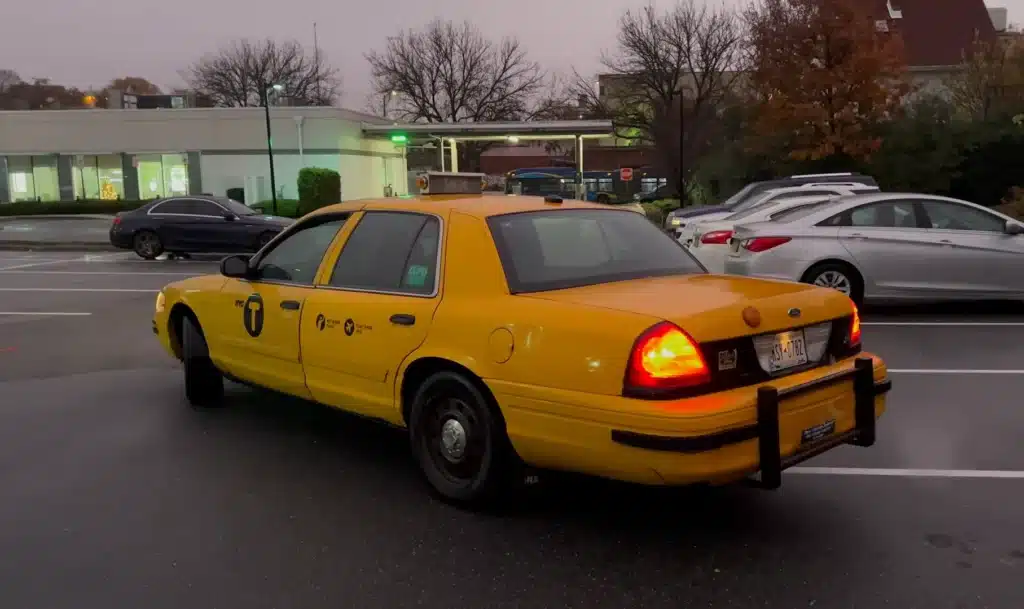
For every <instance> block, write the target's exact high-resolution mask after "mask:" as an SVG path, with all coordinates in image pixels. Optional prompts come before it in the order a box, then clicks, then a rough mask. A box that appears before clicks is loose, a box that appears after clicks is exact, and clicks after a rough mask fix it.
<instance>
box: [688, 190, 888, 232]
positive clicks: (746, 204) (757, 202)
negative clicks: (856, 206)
mask: <svg viewBox="0 0 1024 609" xmlns="http://www.w3.org/2000/svg"><path fill="white" fill-rule="evenodd" d="M864 192H878V187H877V186H869V185H867V184H855V183H852V182H844V183H836V184H804V185H802V186H787V187H785V188H772V189H770V190H766V191H764V192H762V193H760V194H758V195H755V196H753V197H750V198H748V199H745V200H743V201H741V202H740V203H739V204H737V205H734V206H733V207H732V209H729V210H725V211H717V212H712V213H708V214H703V215H700V216H697V217H696V218H675V219H673V220H672V223H673V224H674V225H675V226H673V229H674V230H675V231H676V233H677V234H681V233H682V231H683V229H685V228H686V227H687V226H688V225H689V224H692V223H693V222H713V221H716V220H721V219H723V218H727V217H729V216H731V215H732V214H735V213H740V212H744V211H748V210H751V209H754V208H756V207H760V206H762V205H767V204H769V203H772V202H774V201H778V200H780V199H787V198H793V197H806V196H809V195H831V196H834V197H835V196H844V195H855V194H859V193H864Z"/></svg>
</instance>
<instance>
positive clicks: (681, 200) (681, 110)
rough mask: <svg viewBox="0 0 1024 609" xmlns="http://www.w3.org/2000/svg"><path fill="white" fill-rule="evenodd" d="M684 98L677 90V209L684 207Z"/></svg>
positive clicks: (681, 91)
mask: <svg viewBox="0 0 1024 609" xmlns="http://www.w3.org/2000/svg"><path fill="white" fill-rule="evenodd" d="M685 150H686V97H685V92H684V89H683V87H680V88H679V185H678V186H679V207H682V206H684V205H686V159H685V157H684V154H685V152H684V151H685Z"/></svg>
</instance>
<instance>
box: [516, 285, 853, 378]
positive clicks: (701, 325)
mask: <svg viewBox="0 0 1024 609" xmlns="http://www.w3.org/2000/svg"><path fill="white" fill-rule="evenodd" d="M530 297H533V298H544V299H548V300H553V301H557V302H564V303H567V304H573V305H579V306H587V307H597V308H605V309H614V310H621V311H629V312H633V313H637V314H641V315H645V316H649V317H650V318H651V324H652V325H653V324H655V323H657V322H658V321H661V320H665V321H670V322H672V323H674V324H676V325H677V326H679V327H680V328H682V329H683V330H685V331H686V332H687V333H688V334H689V335H690V336H691V337H693V339H694V340H696V341H697V343H698V345H699V348H700V349H701V351H702V353H703V355H704V360H705V362H706V363H707V365H708V367H709V368H710V370H711V373H712V385H713V386H714V388H716V389H717V390H724V389H728V388H733V387H741V386H745V385H749V384H752V383H758V382H763V381H766V380H768V379H769V378H771V377H773V376H778V375H782V374H791V373H795V372H800V371H802V370H807V369H809V368H814V367H816V366H819V365H825V364H828V363H830V362H832V361H835V360H838V359H843V358H846V357H849V356H852V355H854V354H855V353H857V352H858V351H859V350H860V347H859V345H853V346H851V345H849V344H848V338H849V334H850V327H851V324H852V322H853V311H854V308H853V304H852V303H851V302H850V300H849V299H848V298H847V297H846V296H844V295H842V294H840V293H839V292H837V291H834V290H829V289H826V288H817V287H814V286H811V285H806V284H799V283H791V282H783V281H772V280H763V279H751V278H746V277H734V276H721V275H689V276H677V277H663V278H650V279H642V280H636V281H623V282H617V283H608V284H600V285H594V286H587V287H580V288H571V289H566V290H557V291H551V292H544V293H538V294H532V295H530ZM751 309H753V310H756V313H753V312H751ZM748 321H749V322H750V323H748Z"/></svg>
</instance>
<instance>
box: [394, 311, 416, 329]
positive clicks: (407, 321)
mask: <svg viewBox="0 0 1024 609" xmlns="http://www.w3.org/2000/svg"><path fill="white" fill-rule="evenodd" d="M391 323H393V324H397V325H399V326H412V325H415V323H416V316H415V315H408V314H406V313H396V314H395V315H392V316H391Z"/></svg>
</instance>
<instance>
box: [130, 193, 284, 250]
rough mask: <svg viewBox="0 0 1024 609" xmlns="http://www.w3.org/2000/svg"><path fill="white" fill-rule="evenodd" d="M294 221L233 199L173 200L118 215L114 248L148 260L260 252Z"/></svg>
mask: <svg viewBox="0 0 1024 609" xmlns="http://www.w3.org/2000/svg"><path fill="white" fill-rule="evenodd" d="M292 222H294V220H291V219H289V218H280V217H277V216H265V215H263V214H260V213H259V212H257V211H256V210H253V209H251V208H249V207H246V206H245V205H243V204H241V203H239V202H238V201H233V200H231V199H223V198H220V197H205V196H204V197H195V196H190V197H171V198H167V199H157V200H156V201H153V202H151V203H147V204H145V205H143V206H142V207H140V208H138V209H134V210H132V211H127V212H121V213H119V214H117V216H116V217H115V218H114V224H113V225H112V226H111V227H110V243H112V244H113V245H114V246H115V247H119V248H122V249H130V250H134V251H135V253H136V254H138V255H139V256H141V257H143V258H146V259H147V260H152V259H153V258H156V257H157V256H159V255H160V254H162V253H164V252H169V253H171V254H175V255H180V254H188V253H241V252H254V251H257V250H259V249H260V248H261V247H263V246H264V245H266V244H267V242H269V241H270V240H271V239H273V238H274V237H275V236H276V235H277V234H278V233H279V232H281V231H282V230H284V229H285V228H286V227H287V226H288V225H289V224H291V223H292Z"/></svg>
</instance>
